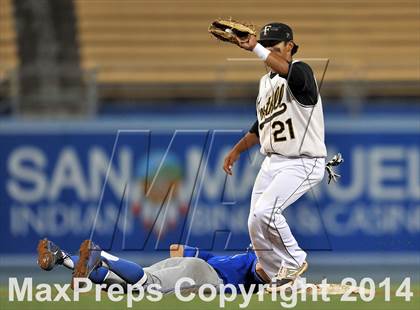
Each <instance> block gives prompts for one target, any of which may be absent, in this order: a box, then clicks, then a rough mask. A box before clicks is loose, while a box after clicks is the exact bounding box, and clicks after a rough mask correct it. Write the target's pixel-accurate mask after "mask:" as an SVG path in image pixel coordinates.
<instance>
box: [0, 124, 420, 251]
mask: <svg viewBox="0 0 420 310" xmlns="http://www.w3.org/2000/svg"><path fill="white" fill-rule="evenodd" d="M330 119H331V118H330ZM31 126H32V127H31ZM31 126H28V128H26V129H25V130H13V128H14V129H16V126H12V127H13V128H12V129H10V128H7V126H3V127H2V128H1V131H0V142H1V160H0V177H1V180H2V182H1V188H0V205H1V208H0V241H1V244H2V246H1V247H0V253H11V254H18V253H33V252H34V247H35V246H36V242H37V240H38V239H39V238H43V237H48V238H51V239H52V240H55V241H56V242H57V243H58V244H64V243H65V244H66V246H67V247H68V248H77V247H78V245H79V244H80V242H81V241H82V240H83V239H86V238H89V237H92V238H93V239H94V240H96V241H97V242H99V243H100V244H101V245H102V246H103V247H104V248H107V249H111V250H114V251H115V250H117V251H119V250H133V251H139V250H142V251H149V252H150V251H155V250H158V251H159V250H167V248H168V247H169V244H171V243H188V244H193V245H198V246H200V247H203V248H207V249H214V250H224V249H227V250H240V249H244V248H246V247H247V245H248V244H249V237H248V227H247V218H248V212H249V200H250V194H251V190H252V186H253V182H254V178H255V176H256V174H257V172H258V170H259V166H260V164H261V161H262V160H263V157H262V155H260V154H259V150H258V148H254V149H252V150H251V151H250V152H248V153H246V154H243V155H242V156H241V158H240V160H239V162H238V163H237V164H236V165H235V167H234V175H233V176H229V177H227V176H226V174H225V173H224V172H223V170H222V163H223V159H224V156H225V155H226V154H227V152H228V151H229V149H230V148H231V147H232V146H233V145H234V144H235V143H236V142H237V140H238V139H239V138H240V137H242V135H243V134H244V131H243V130H234V129H230V130H222V129H212V130H202V129H187V130H178V131H174V130H171V129H169V128H167V129H163V130H137V129H133V128H132V127H135V126H131V127H130V126H128V124H127V123H124V125H123V126H122V127H119V128H129V127H130V129H127V130H124V129H123V130H119V131H117V130H116V129H115V128H114V129H110V128H107V129H103V128H102V127H101V126H102V125H101V123H100V122H93V123H92V122H91V123H89V124H84V126H83V130H82V129H81V128H80V127H78V126H67V127H66V130H61V129H54V130H51V129H48V128H45V126H44V125H42V124H38V125H36V124H34V125H31ZM43 126H44V127H43ZM167 126H172V128H177V127H176V126H177V125H176V124H175V123H173V124H172V125H171V123H170V124H169V125H167ZM155 127H159V123H157V124H155ZM163 127H164V126H162V128H163ZM40 128H41V129H40ZM98 128H102V129H101V130H98ZM143 128H147V127H143ZM236 128H247V125H245V126H238V127H236ZM31 129H33V130H31ZM326 143H327V146H328V149H329V154H330V156H332V155H333V154H334V153H335V152H338V151H339V152H341V153H342V154H343V157H344V158H345V162H344V164H343V165H342V166H340V168H339V173H340V174H341V175H342V178H341V179H340V181H339V182H338V183H335V184H329V185H328V184H327V182H326V180H324V182H322V184H320V185H319V186H318V187H317V188H316V189H315V190H313V191H311V192H309V193H307V194H306V195H305V196H304V197H302V198H301V199H300V200H298V201H297V202H296V203H295V204H294V205H292V206H290V207H289V208H288V209H287V210H286V211H285V213H286V214H285V216H286V218H287V220H288V222H289V225H290V226H291V229H292V231H293V233H294V234H295V236H296V238H297V239H298V241H299V242H300V244H301V246H302V247H303V248H304V249H307V250H333V251H394V250H403V251H413V250H419V249H420V238H419V236H420V168H419V167H420V160H419V158H420V144H419V130H418V123H417V122H413V120H412V119H411V121H410V122H409V123H405V122H404V121H400V122H399V125H398V124H397V125H396V124H395V122H394V123H390V121H389V119H375V118H374V117H372V118H370V119H368V120H365V121H364V122H359V123H357V122H354V121H353V120H347V119H334V118H333V119H332V120H331V121H330V123H329V127H328V128H327V131H326Z"/></svg>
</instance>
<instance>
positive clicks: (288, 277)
mask: <svg viewBox="0 0 420 310" xmlns="http://www.w3.org/2000/svg"><path fill="white" fill-rule="evenodd" d="M307 269H308V263H307V262H303V264H302V266H300V267H299V268H297V269H294V268H288V267H281V268H280V270H279V272H278V274H277V275H276V276H275V277H274V278H273V279H272V281H271V284H270V286H269V287H268V288H267V291H268V292H273V291H275V292H277V291H280V290H282V289H285V288H286V287H288V286H291V285H293V283H294V282H295V280H296V279H297V278H298V277H299V276H300V275H302V274H303V273H304V272H305V271H306V270H307Z"/></svg>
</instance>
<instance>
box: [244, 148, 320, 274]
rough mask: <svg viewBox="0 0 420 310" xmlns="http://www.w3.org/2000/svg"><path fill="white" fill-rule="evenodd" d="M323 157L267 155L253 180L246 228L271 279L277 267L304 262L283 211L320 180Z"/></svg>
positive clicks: (303, 256)
mask: <svg viewBox="0 0 420 310" xmlns="http://www.w3.org/2000/svg"><path fill="white" fill-rule="evenodd" d="M324 171H325V159H324V158H296V159H291V158H286V157H283V156H280V155H276V154H271V156H267V157H266V158H265V159H264V161H263V163H262V165H261V169H260V171H259V173H258V175H257V178H256V180H255V184H254V188H253V190H252V197H251V209H250V213H249V218H248V229H249V234H250V237H251V241H252V245H253V248H254V250H255V252H256V254H257V256H258V260H259V262H260V264H261V266H262V268H263V269H264V271H265V273H266V274H267V275H268V276H269V277H270V278H273V277H274V276H275V275H276V274H277V272H278V270H279V268H280V267H281V266H285V267H288V268H298V267H300V266H301V265H302V263H303V262H304V261H305V259H306V253H305V251H303V250H302V249H301V248H300V247H299V245H298V243H297V241H296V239H295V238H294V237H293V235H292V232H291V231H290V228H289V225H288V224H287V222H286V219H285V217H284V216H283V215H282V212H283V210H284V209H286V208H287V207H288V206H290V205H291V204H292V203H294V202H295V201H296V200H297V199H299V197H301V196H302V195H303V194H304V193H306V192H307V191H308V190H309V189H311V188H312V187H313V186H315V185H316V184H318V183H319V182H320V181H321V180H322V178H323V177H324Z"/></svg>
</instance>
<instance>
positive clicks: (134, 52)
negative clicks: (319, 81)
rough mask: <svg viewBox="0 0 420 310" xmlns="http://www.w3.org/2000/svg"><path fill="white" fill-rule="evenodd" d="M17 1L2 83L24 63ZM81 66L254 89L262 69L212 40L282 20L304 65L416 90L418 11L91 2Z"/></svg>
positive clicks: (2, 49) (7, 32)
mask: <svg viewBox="0 0 420 310" xmlns="http://www.w3.org/2000/svg"><path fill="white" fill-rule="evenodd" d="M10 1H11V0H0V3H1V4H0V8H1V9H0V29H1V32H0V34H1V35H0V59H1V62H0V75H1V72H2V71H1V70H3V72H4V68H5V67H13V66H16V64H17V58H16V47H15V43H14V42H15V41H14V38H15V31H14V29H13V18H12V16H11V14H10V13H11V4H10ZM75 3H76V11H77V12H76V13H77V16H78V31H79V41H80V48H81V56H82V61H83V67H84V68H85V69H90V70H96V72H97V79H98V82H99V83H100V84H137V85H138V84H141V85H147V84H156V83H165V84H208V83H213V84H214V83H217V82H219V81H224V82H227V83H251V82H253V83H255V79H256V76H258V74H260V73H262V72H264V71H265V68H264V67H263V66H261V63H260V62H257V61H251V60H243V61H238V59H236V61H231V60H229V59H230V58H244V57H245V58H250V57H253V55H252V54H250V53H246V52H245V51H243V50H240V49H238V48H236V47H234V46H230V45H228V44H224V43H221V42H217V41H216V40H215V39H214V38H212V37H210V35H209V34H208V33H207V27H208V24H209V23H210V21H211V20H213V19H214V18H217V17H221V16H223V17H226V16H233V17H235V18H236V19H238V20H242V21H248V22H250V23H254V24H255V25H257V26H258V27H261V26H262V25H264V24H265V23H267V22H271V21H283V22H286V23H288V24H290V25H291V26H292V27H293V29H294V31H295V40H296V42H297V43H298V44H299V45H300V50H299V53H298V54H297V56H298V58H304V59H310V60H308V62H310V63H311V64H312V65H313V66H314V67H315V69H316V71H317V73H318V74H319V75H321V73H322V69H323V68H324V67H325V61H322V60H314V58H316V59H318V58H321V59H329V61H330V62H329V67H328V72H327V74H326V80H327V81H330V82H334V81H364V82H365V81H367V82H379V83H380V82H392V81H400V82H405V81H409V82H413V81H418V79H419V54H420V47H419V31H420V30H419V22H418V18H419V11H418V10H419V7H418V2H417V1H416V0H403V1H390V0H384V1H375V0H370V1H362V0H351V1H317V2H316V6H315V2H311V1H308V2H305V1H292V0H286V1H281V2H280V1H278V0H263V1H257V0H253V1H245V2H241V5H238V3H237V2H236V1H223V2H220V3H218V2H215V1H210V0H201V1H185V0H179V1H178V0H177V1H145V0H138V1H128V0H127V1H119V0H104V1H86V0H76V1H75Z"/></svg>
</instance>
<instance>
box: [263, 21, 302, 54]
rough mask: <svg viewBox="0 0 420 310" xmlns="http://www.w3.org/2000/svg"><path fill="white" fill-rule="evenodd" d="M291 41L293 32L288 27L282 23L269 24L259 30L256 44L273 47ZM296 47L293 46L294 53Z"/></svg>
mask: <svg viewBox="0 0 420 310" xmlns="http://www.w3.org/2000/svg"><path fill="white" fill-rule="evenodd" d="M291 40H293V31H292V28H290V26H288V25H286V24H283V23H269V24H267V25H265V26H264V27H262V28H261V30H260V39H259V40H258V43H260V44H261V45H263V46H265V47H268V46H273V45H275V44H277V43H279V42H282V41H286V42H287V41H291ZM297 48H298V46H297V45H296V44H295V48H294V52H292V54H294V53H296V51H297Z"/></svg>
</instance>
